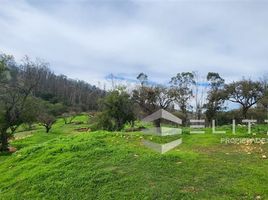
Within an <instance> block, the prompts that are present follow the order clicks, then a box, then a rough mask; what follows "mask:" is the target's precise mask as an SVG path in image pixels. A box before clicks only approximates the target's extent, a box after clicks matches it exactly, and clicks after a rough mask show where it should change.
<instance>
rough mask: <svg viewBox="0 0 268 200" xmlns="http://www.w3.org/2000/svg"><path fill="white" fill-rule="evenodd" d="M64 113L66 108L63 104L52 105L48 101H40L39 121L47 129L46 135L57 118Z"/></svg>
mask: <svg viewBox="0 0 268 200" xmlns="http://www.w3.org/2000/svg"><path fill="white" fill-rule="evenodd" d="M64 112H65V107H64V106H63V105H62V104H61V103H56V104H52V103H49V102H48V101H40V105H39V114H38V117H37V120H38V122H39V123H40V124H41V125H42V126H44V127H45V129H46V133H48V132H49V131H50V130H51V128H52V126H53V124H54V123H55V122H56V121H57V117H58V116H60V115H62V113H64Z"/></svg>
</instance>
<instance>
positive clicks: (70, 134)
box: [0, 116, 268, 200]
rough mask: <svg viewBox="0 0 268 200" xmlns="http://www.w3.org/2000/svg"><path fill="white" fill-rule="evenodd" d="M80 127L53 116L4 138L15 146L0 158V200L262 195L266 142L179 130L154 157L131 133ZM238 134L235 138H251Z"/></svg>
mask: <svg viewBox="0 0 268 200" xmlns="http://www.w3.org/2000/svg"><path fill="white" fill-rule="evenodd" d="M79 121H83V122H86V121H87V119H86V117H84V116H80V117H78V118H77V119H76V122H79ZM87 126H88V125H87V124H86V123H84V124H80V123H75V124H69V125H64V123H63V121H62V120H59V121H58V122H57V124H56V125H55V126H54V129H52V132H51V133H49V134H46V133H45V131H44V130H43V128H42V127H36V129H35V130H34V131H23V130H22V129H21V130H20V131H21V132H18V133H17V134H16V137H17V139H16V140H15V141H13V142H12V145H13V146H15V147H17V148H18V151H17V152H16V153H14V154H12V155H11V154H8V155H1V156H0V199H3V200H6V199H267V198H268V189H267V185H268V174H267V172H268V160H267V159H264V158H263V155H266V156H268V145H267V144H265V145H261V144H251V145H245V144H241V145H230V144H221V143H220V140H221V138H222V137H233V136H232V135H230V134H227V135H215V134H211V133H209V131H208V132H207V133H206V134H203V135H189V134H183V135H182V136H181V137H182V139H183V143H182V144H181V145H180V146H179V147H177V148H176V149H174V150H171V151H169V152H168V153H166V154H163V155H161V154H159V153H156V152H154V151H152V150H150V149H147V148H146V147H144V146H143V145H142V144H141V140H142V138H143V137H144V136H142V134H141V133H139V132H115V133H112V132H105V131H96V132H80V131H81V130H83V129H81V128H85V127H87ZM225 128H228V127H225ZM229 128H230V127H229ZM263 130H264V126H258V127H256V128H255V129H254V131H255V132H264V131H263ZM185 132H187V131H185ZM245 132H246V129H245V128H243V129H242V128H240V130H239V134H238V135H237V136H236V137H252V136H249V135H247V134H245ZM176 137H177V136H176ZM254 137H267V135H266V134H264V133H258V134H257V135H256V136H254ZM146 138H147V139H149V140H154V141H157V142H161V141H162V142H165V141H168V140H172V139H174V138H175V136H173V137H168V138H159V137H155V136H154V137H151V136H146Z"/></svg>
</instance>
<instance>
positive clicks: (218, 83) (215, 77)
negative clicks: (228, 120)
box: [204, 72, 226, 124]
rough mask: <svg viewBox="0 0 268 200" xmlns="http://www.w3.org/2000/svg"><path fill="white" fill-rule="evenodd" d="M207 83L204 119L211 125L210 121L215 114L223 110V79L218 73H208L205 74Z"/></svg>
mask: <svg viewBox="0 0 268 200" xmlns="http://www.w3.org/2000/svg"><path fill="white" fill-rule="evenodd" d="M207 81H208V82H209V87H210V89H209V91H208V94H207V103H206V104H205V105H204V107H205V108H206V112H205V113H206V117H207V120H208V122H209V124H211V121H212V119H213V118H214V117H215V116H216V114H217V112H219V111H221V110H222V109H223V104H224V101H225V99H226V97H225V93H224V91H223V88H224V79H223V78H221V77H220V75H219V74H218V73H215V72H209V73H208V74H207Z"/></svg>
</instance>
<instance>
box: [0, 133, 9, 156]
mask: <svg viewBox="0 0 268 200" xmlns="http://www.w3.org/2000/svg"><path fill="white" fill-rule="evenodd" d="M0 142H1V144H0V152H4V151H8V134H7V129H2V130H1V132H0Z"/></svg>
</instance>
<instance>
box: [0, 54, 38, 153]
mask: <svg viewBox="0 0 268 200" xmlns="http://www.w3.org/2000/svg"><path fill="white" fill-rule="evenodd" d="M0 63H1V66H2V67H1V68H2V74H3V68H5V69H6V70H8V75H6V76H5V77H6V78H4V79H3V78H2V80H1V96H0V104H1V108H2V113H1V122H0V139H1V146H0V151H7V150H8V137H9V133H8V132H7V130H8V129H11V130H13V131H14V129H16V127H18V126H19V125H20V124H22V123H23V118H22V113H23V112H24V111H25V104H26V102H27V100H28V97H29V96H30V95H31V92H32V90H33V88H34V87H35V86H36V85H37V84H38V80H39V78H38V76H37V74H36V73H35V72H36V71H35V70H33V68H34V67H33V66H36V65H35V63H33V62H31V61H29V60H25V62H23V64H22V65H20V66H17V64H16V63H15V61H14V58H13V57H12V56H7V55H1V56H0ZM3 66H4V67H3Z"/></svg>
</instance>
